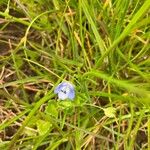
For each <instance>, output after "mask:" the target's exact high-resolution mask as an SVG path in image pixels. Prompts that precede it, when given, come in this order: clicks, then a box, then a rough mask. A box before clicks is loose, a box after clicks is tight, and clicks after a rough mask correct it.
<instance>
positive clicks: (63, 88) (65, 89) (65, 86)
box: [54, 81, 75, 100]
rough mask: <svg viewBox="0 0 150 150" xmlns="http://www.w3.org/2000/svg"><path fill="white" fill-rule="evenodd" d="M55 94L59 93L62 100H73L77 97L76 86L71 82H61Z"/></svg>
mask: <svg viewBox="0 0 150 150" xmlns="http://www.w3.org/2000/svg"><path fill="white" fill-rule="evenodd" d="M54 93H55V94H58V98H59V99H60V100H65V99H67V98H68V99H71V100H73V99H74V97H75V90H74V86H73V85H72V84H71V83H69V82H66V81H64V82H62V83H60V84H59V85H58V86H57V87H56V88H55V90H54Z"/></svg>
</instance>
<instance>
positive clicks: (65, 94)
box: [58, 86, 70, 100]
mask: <svg viewBox="0 0 150 150" xmlns="http://www.w3.org/2000/svg"><path fill="white" fill-rule="evenodd" d="M69 92H70V88H69V86H64V87H63V88H62V89H61V91H60V92H59V93H58V97H59V99H62V100H64V99H66V98H68V95H69Z"/></svg>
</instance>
